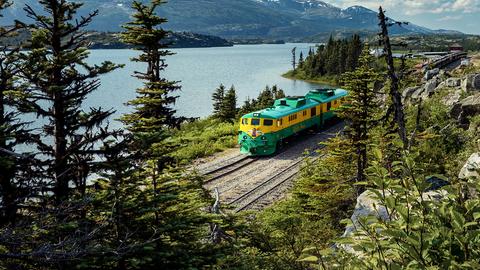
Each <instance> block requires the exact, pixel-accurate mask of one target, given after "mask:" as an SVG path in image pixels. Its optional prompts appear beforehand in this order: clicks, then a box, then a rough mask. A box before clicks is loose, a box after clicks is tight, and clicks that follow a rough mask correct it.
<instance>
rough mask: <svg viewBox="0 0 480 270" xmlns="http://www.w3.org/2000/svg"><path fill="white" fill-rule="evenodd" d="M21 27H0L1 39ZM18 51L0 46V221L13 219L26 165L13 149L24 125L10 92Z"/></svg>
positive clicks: (2, 6)
mask: <svg viewBox="0 0 480 270" xmlns="http://www.w3.org/2000/svg"><path fill="white" fill-rule="evenodd" d="M10 5H11V3H10V2H8V1H0V11H3V10H4V9H5V8H7V7H8V6H10ZM1 16H2V14H0V17H1ZM21 27H22V26H21V25H20V24H18V23H17V24H16V25H15V26H14V27H12V28H10V29H6V28H3V27H0V39H2V38H7V37H10V36H12V35H15V34H17V31H18V29H19V28H21ZM18 52H19V47H12V46H10V44H5V45H4V46H2V47H1V48H0V172H1V173H0V198H1V199H0V225H5V224H8V223H10V224H13V223H15V219H16V215H17V208H18V204H19V203H20V202H21V201H22V199H21V197H22V196H21V195H20V190H19V185H21V184H22V183H20V181H19V179H18V169H19V168H20V167H23V168H24V169H26V168H28V164H22V163H24V162H25V160H24V159H22V157H21V156H20V155H17V154H16V153H14V151H15V147H16V146H18V145H19V144H20V143H21V142H22V139H21V138H22V137H24V133H25V130H24V125H23V124H22V123H21V122H20V121H19V120H18V119H16V118H17V114H16V113H15V112H12V111H11V110H12V107H14V106H15V102H14V99H15V98H14V95H13V94H12V92H14V91H15V86H14V84H15V76H16V74H18V68H17V67H16V66H15V61H16V60H18V59H17V58H18ZM9 108H10V109H9Z"/></svg>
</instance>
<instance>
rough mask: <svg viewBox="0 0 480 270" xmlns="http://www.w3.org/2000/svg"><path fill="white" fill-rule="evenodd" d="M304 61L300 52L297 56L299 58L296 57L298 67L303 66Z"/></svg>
mask: <svg viewBox="0 0 480 270" xmlns="http://www.w3.org/2000/svg"><path fill="white" fill-rule="evenodd" d="M304 61H305V60H304V59H303V52H300V56H299V59H298V68H299V69H302V68H303V64H304Z"/></svg>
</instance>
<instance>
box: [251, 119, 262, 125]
mask: <svg viewBox="0 0 480 270" xmlns="http://www.w3.org/2000/svg"><path fill="white" fill-rule="evenodd" d="M258 125H260V119H257V118H253V119H252V126H258Z"/></svg>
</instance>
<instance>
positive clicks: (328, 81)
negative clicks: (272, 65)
mask: <svg viewBox="0 0 480 270" xmlns="http://www.w3.org/2000/svg"><path fill="white" fill-rule="evenodd" d="M281 76H282V77H283V78H286V79H290V80H294V81H296V80H298V81H302V82H308V83H315V84H326V85H329V86H332V87H340V84H338V83H337V82H336V78H331V77H322V78H318V79H305V78H302V77H298V76H296V75H294V74H293V71H292V70H289V71H287V72H286V73H283V74H282V75H281Z"/></svg>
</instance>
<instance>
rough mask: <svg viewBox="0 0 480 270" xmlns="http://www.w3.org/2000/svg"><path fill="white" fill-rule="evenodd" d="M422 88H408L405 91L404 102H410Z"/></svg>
mask: <svg viewBox="0 0 480 270" xmlns="http://www.w3.org/2000/svg"><path fill="white" fill-rule="evenodd" d="M420 88H421V87H420V86H413V87H408V88H406V89H405V90H403V93H402V95H403V100H404V102H407V101H409V100H410V99H411V98H412V95H413V93H415V92H416V91H418V90H419V89H420Z"/></svg>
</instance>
